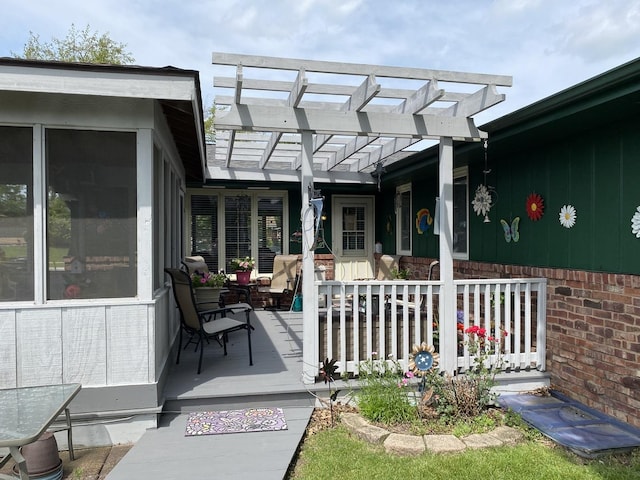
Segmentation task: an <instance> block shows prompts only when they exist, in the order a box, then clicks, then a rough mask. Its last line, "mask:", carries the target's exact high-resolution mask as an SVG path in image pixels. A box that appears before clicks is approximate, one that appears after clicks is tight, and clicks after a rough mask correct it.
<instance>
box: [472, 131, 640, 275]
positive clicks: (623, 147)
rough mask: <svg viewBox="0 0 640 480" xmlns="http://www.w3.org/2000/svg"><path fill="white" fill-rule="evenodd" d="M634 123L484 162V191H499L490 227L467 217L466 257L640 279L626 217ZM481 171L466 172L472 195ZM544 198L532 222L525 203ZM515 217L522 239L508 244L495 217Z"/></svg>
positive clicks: (638, 201) (636, 201)
mask: <svg viewBox="0 0 640 480" xmlns="http://www.w3.org/2000/svg"><path fill="white" fill-rule="evenodd" d="M639 131H640V124H638V122H634V123H631V124H630V123H629V122H620V123H614V124H611V125H608V126H607V127H606V128H599V129H597V130H593V131H586V132H583V133H581V134H578V135H573V136H571V137H568V138H563V139H560V140H557V141H555V142H550V143H544V141H538V142H534V143H533V144H527V143H523V144H522V145H521V146H519V147H518V148H515V149H509V151H502V152H500V150H499V148H497V149H496V150H497V153H495V154H493V155H491V156H490V158H489V164H490V165H491V168H492V172H491V174H489V176H488V178H487V183H488V184H489V185H492V186H495V187H496V190H497V192H498V197H497V203H496V205H495V206H494V208H493V209H492V211H491V214H490V217H491V223H490V224H485V223H483V222H482V218H480V217H477V216H476V215H475V214H474V213H473V211H471V218H470V229H471V231H470V232H471V233H470V235H471V259H472V260H481V261H487V262H498V263H506V264H524V265H537V266H550V267H559V268H573V269H585V270H595V271H611V272H623V273H640V239H637V238H635V237H634V236H633V235H631V216H632V215H633V213H634V210H635V208H636V206H638V205H640V188H638V183H639V181H640V140H639V139H638V136H639V135H638V132H639ZM483 168H484V166H483V165H473V166H472V167H471V175H470V176H471V183H470V189H469V190H470V197H471V198H473V194H474V192H475V188H476V187H477V185H478V184H479V183H481V182H482V169H483ZM533 192H536V193H538V194H540V195H541V196H542V197H543V199H544V204H545V211H544V216H543V218H542V219H541V220H539V221H537V222H533V221H531V220H530V219H529V218H528V216H527V214H526V203H525V202H526V198H527V196H528V195H529V194H530V193H533ZM563 205H573V206H574V207H575V208H576V211H577V220H576V224H575V226H574V227H573V228H570V229H567V228H564V227H562V226H561V225H560V222H559V213H560V209H561V207H562V206H563ZM516 216H519V217H520V219H521V220H520V241H519V242H518V243H513V242H511V243H507V242H505V240H504V234H503V229H502V227H501V225H500V222H499V219H501V218H502V219H505V220H507V221H509V220H510V219H512V218H514V217H516Z"/></svg>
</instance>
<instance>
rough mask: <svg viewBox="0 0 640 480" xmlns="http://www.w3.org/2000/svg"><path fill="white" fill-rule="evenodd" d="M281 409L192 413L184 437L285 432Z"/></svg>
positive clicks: (285, 427) (246, 409)
mask: <svg viewBox="0 0 640 480" xmlns="http://www.w3.org/2000/svg"><path fill="white" fill-rule="evenodd" d="M286 429H287V421H286V420H285V418H284V412H283V411H282V408H245V409H242V410H222V411H219V412H192V413H190V414H189V418H188V419H187V428H186V430H185V433H184V435H185V437H190V436H196V435H220V434H223V433H241V432H267V431H275V430H286Z"/></svg>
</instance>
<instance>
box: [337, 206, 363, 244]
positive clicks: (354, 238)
mask: <svg viewBox="0 0 640 480" xmlns="http://www.w3.org/2000/svg"><path fill="white" fill-rule="evenodd" d="M365 238H366V231H365V208H364V207H359V206H353V207H343V209H342V250H343V253H344V254H345V255H350V254H351V255H353V254H359V255H361V254H362V253H363V252H364V250H365Z"/></svg>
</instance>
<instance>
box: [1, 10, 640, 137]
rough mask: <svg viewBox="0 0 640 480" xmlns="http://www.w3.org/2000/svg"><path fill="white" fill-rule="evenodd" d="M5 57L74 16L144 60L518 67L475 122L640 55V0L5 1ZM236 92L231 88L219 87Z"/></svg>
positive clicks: (484, 69) (57, 32)
mask: <svg viewBox="0 0 640 480" xmlns="http://www.w3.org/2000/svg"><path fill="white" fill-rule="evenodd" d="M1 5H2V7H3V9H2V15H1V16H0V56H13V54H14V53H15V54H21V53H22V51H23V47H24V45H25V43H26V41H27V40H28V38H29V32H33V33H34V34H37V35H39V37H40V40H41V41H43V42H45V41H46V42H48V41H50V40H51V39H52V38H54V37H55V38H64V37H65V36H66V34H67V32H68V30H69V28H70V27H71V24H74V25H75V26H76V28H77V29H80V30H81V29H83V28H84V27H86V26H87V25H89V26H90V28H91V30H92V31H96V32H98V33H99V34H103V33H107V34H108V35H109V37H111V38H112V39H113V40H114V41H116V42H119V43H124V44H126V46H127V50H128V51H129V52H130V53H131V55H132V56H133V57H134V58H135V63H136V64H138V65H144V66H152V67H164V66H167V65H172V66H175V67H180V68H186V69H193V70H198V71H199V72H200V80H201V87H202V96H203V103H204V105H205V107H206V106H207V105H211V104H212V102H213V100H214V96H215V93H216V92H214V89H213V77H214V75H228V73H229V72H228V71H222V72H220V71H217V70H216V69H214V66H213V65H212V64H211V54H212V52H214V51H217V52H225V53H239V54H249V55H267V56H272V57H287V58H303V59H312V60H328V61H338V62H341V61H342V62H353V63H365V64H379V65H388V66H404V67H418V68H427V69H438V70H453V71H463V72H473V73H488V74H499V75H510V76H512V77H513V86H512V87H500V88H499V89H498V90H499V92H500V93H505V94H506V100H505V101H504V102H502V103H501V104H499V105H498V106H495V107H492V108H491V109H489V110H487V111H485V112H483V113H481V114H479V115H477V116H476V124H477V125H482V124H483V123H485V122H487V121H489V120H493V119H494V118H497V117H500V116H502V115H504V114H507V113H510V112H513V111H515V110H517V109H519V108H522V107H524V106H527V105H529V104H531V103H534V102H536V101H538V100H541V99H543V98H545V97H547V96H549V95H552V94H555V93H557V92H559V91H561V90H563V89H565V88H568V87H571V86H573V85H575V84H577V83H580V82H582V81H584V80H587V79H589V78H591V77H594V76H596V75H599V74H601V73H604V72H605V71H607V70H610V69H612V68H615V67H617V66H619V65H621V64H623V63H626V62H628V61H630V60H633V59H635V58H638V57H640V0H393V1H392V0H254V1H251V0H91V1H88V0H82V1H78V0H56V1H51V0H2V1H1ZM219 93H220V94H228V92H219Z"/></svg>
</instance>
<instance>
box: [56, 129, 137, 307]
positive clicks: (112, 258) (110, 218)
mask: <svg viewBox="0 0 640 480" xmlns="http://www.w3.org/2000/svg"><path fill="white" fill-rule="evenodd" d="M45 145H46V152H45V155H46V162H47V164H46V165H47V174H48V177H47V195H48V199H47V256H48V258H47V261H48V276H47V287H48V292H47V298H48V299H51V300H58V299H62V298H113V297H133V296H135V295H136V279H137V268H136V210H137V198H136V135H135V133H131V132H99V131H81V130H56V129H49V130H47V131H46V135H45Z"/></svg>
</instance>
